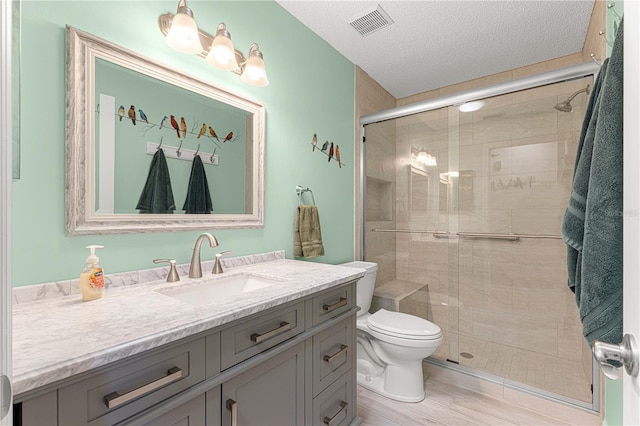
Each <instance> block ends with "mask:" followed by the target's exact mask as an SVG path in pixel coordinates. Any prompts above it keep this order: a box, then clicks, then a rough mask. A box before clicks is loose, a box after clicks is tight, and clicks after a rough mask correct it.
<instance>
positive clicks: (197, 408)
mask: <svg viewBox="0 0 640 426" xmlns="http://www.w3.org/2000/svg"><path fill="white" fill-rule="evenodd" d="M204 407H205V398H204V395H200V396H197V397H195V398H193V399H192V400H190V401H189V402H185V403H184V404H182V405H181V406H179V407H177V408H175V409H173V410H171V411H169V412H168V413H165V414H163V415H162V416H159V417H158V418H156V419H153V420H151V421H150V422H148V423H146V424H145V426H158V425H163V426H201V425H204V417H205V408H204Z"/></svg>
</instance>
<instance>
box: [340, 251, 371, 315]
mask: <svg viewBox="0 0 640 426" xmlns="http://www.w3.org/2000/svg"><path fill="white" fill-rule="evenodd" d="M341 266H348V267H350V268H358V269H364V270H366V273H365V275H364V277H362V278H360V281H358V285H357V287H356V294H357V297H356V299H357V304H358V306H359V307H360V311H359V312H358V315H364V314H366V313H367V312H369V308H370V307H371V300H372V299H373V290H374V289H375V287H376V271H377V270H378V264H377V263H373V262H359V261H356V262H348V263H343V264H342V265H341Z"/></svg>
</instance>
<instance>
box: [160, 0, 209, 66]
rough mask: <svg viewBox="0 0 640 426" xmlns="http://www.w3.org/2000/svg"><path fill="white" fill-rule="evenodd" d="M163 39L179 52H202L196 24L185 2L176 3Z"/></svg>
mask: <svg viewBox="0 0 640 426" xmlns="http://www.w3.org/2000/svg"><path fill="white" fill-rule="evenodd" d="M164 40H165V42H166V43H167V44H168V45H169V46H171V47H172V48H174V49H176V50H177V51H179V52H183V53H191V54H197V53H200V52H202V50H203V49H202V45H201V44H200V35H199V34H198V26H197V25H196V21H195V19H194V18H193V12H191V9H189V8H188V7H187V6H186V2H184V4H183V3H182V2H180V3H179V4H178V10H177V12H176V15H175V16H174V17H173V19H172V20H171V28H169V32H168V33H167V36H166V37H165V39H164Z"/></svg>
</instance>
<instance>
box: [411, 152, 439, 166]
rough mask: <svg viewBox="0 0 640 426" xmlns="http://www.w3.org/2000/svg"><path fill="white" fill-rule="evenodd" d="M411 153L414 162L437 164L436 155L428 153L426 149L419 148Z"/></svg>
mask: <svg viewBox="0 0 640 426" xmlns="http://www.w3.org/2000/svg"><path fill="white" fill-rule="evenodd" d="M412 155H413V158H414V159H415V160H416V162H418V163H422V164H424V165H425V166H429V167H434V166H437V165H438V161H437V160H436V157H435V156H434V155H432V154H429V153H428V152H427V151H424V150H420V151H417V152H416V153H414V154H412Z"/></svg>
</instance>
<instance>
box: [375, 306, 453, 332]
mask: <svg viewBox="0 0 640 426" xmlns="http://www.w3.org/2000/svg"><path fill="white" fill-rule="evenodd" d="M367 325H369V327H371V329H372V330H375V331H378V332H380V333H385V334H390V335H397V336H406V337H408V338H413V339H436V338H439V337H440V336H442V331H441V330H440V327H438V326H437V325H436V324H434V323H432V322H430V321H427V320H426V319H423V318H420V317H416V316H414V315H409V314H405V313H402V312H392V311H387V310H386V309H380V310H379V311H377V312H376V313H375V314H372V315H370V316H369V317H368V318H367Z"/></svg>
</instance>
